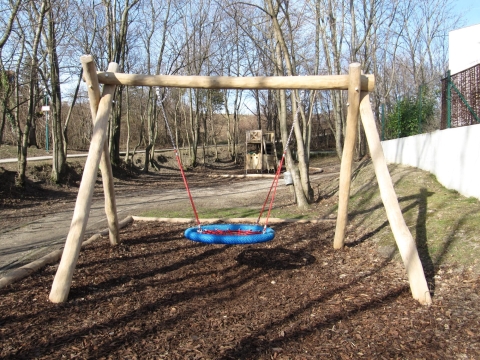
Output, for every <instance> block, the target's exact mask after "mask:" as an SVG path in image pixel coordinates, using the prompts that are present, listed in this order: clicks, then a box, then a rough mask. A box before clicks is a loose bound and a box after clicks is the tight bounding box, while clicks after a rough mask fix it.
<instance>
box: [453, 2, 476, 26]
mask: <svg viewBox="0 0 480 360" xmlns="http://www.w3.org/2000/svg"><path fill="white" fill-rule="evenodd" d="M455 8H456V9H457V10H458V12H459V13H462V15H463V17H464V19H465V21H466V23H465V26H470V25H477V24H480V1H479V0H457V1H456V5H455ZM462 27H463V26H462Z"/></svg>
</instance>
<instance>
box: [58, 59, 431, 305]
mask: <svg viewBox="0 0 480 360" xmlns="http://www.w3.org/2000/svg"><path fill="white" fill-rule="evenodd" d="M81 63H82V66H83V70H84V78H85V81H86V84H87V88H88V95H89V99H90V106H91V112H92V118H93V120H94V129H93V135H92V140H91V143H90V150H89V153H88V157H87V160H86V163H85V169H84V172H83V177H82V181H81V184H80V188H79V191H78V196H77V201H76V204H75V210H74V214H73V218H72V223H71V226H70V230H69V233H68V236H67V240H66V243H65V248H64V251H63V255H62V259H61V261H60V265H59V267H58V270H57V273H56V275H55V279H54V281H53V285H52V289H51V292H50V300H51V301H52V302H54V303H59V302H64V301H66V300H67V298H68V294H69V291H70V287H71V283H72V277H73V272H74V270H75V266H76V263H77V260H78V255H79V252H80V248H81V244H82V241H83V237H84V233H85V228H86V224H87V221H88V214H89V212H90V207H91V203H92V195H93V188H94V184H95V181H96V178H97V169H98V166H99V165H100V169H101V172H102V180H103V186H104V192H105V211H106V214H107V218H108V227H109V231H110V242H111V244H112V245H116V244H118V243H119V241H120V240H119V235H118V218H117V213H116V207H115V195H114V189H113V177H112V170H111V165H110V162H109V157H108V152H107V147H106V146H107V145H106V130H107V126H108V118H109V114H110V111H111V107H112V94H113V92H114V90H115V86H117V85H126V86H128V85H135V86H160V87H182V88H205V89H225V88H229V89H311V90H332V89H333V90H347V91H348V113H347V128H346V136H345V145H344V150H343V156H342V163H341V171H340V188H339V205H338V216H337V223H336V230H335V239H334V247H335V248H336V249H340V248H343V247H344V241H345V230H346V226H347V215H348V199H349V195H350V183H351V174H352V162H353V153H354V145H355V138H356V132H357V123H358V118H359V115H360V118H361V120H362V122H363V126H364V128H365V133H366V137H367V142H368V145H369V148H370V154H371V157H372V161H373V166H374V169H375V174H376V176H377V181H378V185H379V188H380V194H381V198H382V201H383V204H384V206H385V209H386V212H387V218H388V221H389V223H390V226H391V229H392V232H393V235H394V237H395V241H396V243H397V246H398V249H399V252H400V255H401V257H402V260H403V263H404V265H405V268H406V272H407V275H408V280H409V283H410V289H411V292H412V296H413V298H414V299H416V300H418V301H419V302H420V303H421V304H430V303H431V301H432V300H431V296H430V291H429V289H428V285H427V282H426V279H425V275H424V272H423V267H422V264H421V262H420V258H419V256H418V252H417V248H416V245H415V241H414V240H413V237H412V235H411V233H410V231H409V229H408V227H407V225H406V224H405V221H404V219H403V215H402V212H401V209H400V205H399V203H398V200H397V196H396V194H395V191H394V188H393V184H392V180H391V178H390V174H389V172H388V168H387V163H386V161H385V158H384V155H383V150H382V147H381V144H380V138H379V136H378V132H377V128H376V125H375V119H374V116H373V112H372V109H371V106H370V99H369V92H371V91H373V89H374V76H373V75H362V74H361V69H360V64H358V63H354V64H351V65H350V67H349V74H348V75H334V76H290V77H289V76H278V77H223V76H221V77H208V76H165V75H155V76H152V75H135V74H122V73H117V68H118V65H117V64H115V63H111V64H110V65H109V67H108V70H107V72H98V73H97V70H96V68H95V64H94V61H93V57H92V56H91V55H84V56H82V57H81ZM99 84H104V87H103V94H102V95H101V96H100V87H99Z"/></svg>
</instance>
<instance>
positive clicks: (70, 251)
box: [49, 63, 118, 303]
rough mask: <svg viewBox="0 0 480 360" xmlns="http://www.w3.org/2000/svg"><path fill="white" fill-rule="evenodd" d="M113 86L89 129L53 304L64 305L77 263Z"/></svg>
mask: <svg viewBox="0 0 480 360" xmlns="http://www.w3.org/2000/svg"><path fill="white" fill-rule="evenodd" d="M117 69H118V65H117V64H115V63H110V65H109V67H108V71H109V72H117ZM114 91H115V86H114V85H112V86H105V88H104V91H103V96H102V98H101V100H100V103H99V106H98V111H97V117H96V121H95V125H94V127H93V135H92V141H91V143H90V150H89V151H88V157H87V160H86V162H85V169H84V171H83V176H82V182H81V183H80V188H79V190H78V195H77V201H76V203H75V210H74V212H73V218H72V223H71V225H70V230H69V232H68V236H67V240H66V242H65V248H64V250H63V255H62V259H61V261H60V265H59V266H58V270H57V273H56V274H55V279H54V280H53V284H52V289H51V291H50V296H49V298H50V301H52V302H53V303H60V302H65V301H66V300H67V298H68V293H69V292H70V287H71V284H72V277H73V271H74V270H75V266H76V264H77V260H78V255H79V253H80V248H81V245H82V241H83V236H84V234H85V228H86V226H87V221H88V215H89V213H90V207H91V205H92V197H93V188H94V185H95V181H96V179H97V171H98V165H99V164H100V158H101V156H102V152H103V149H104V144H105V139H106V135H107V134H106V132H107V124H108V118H109V115H110V112H111V110H112V100H113V93H114Z"/></svg>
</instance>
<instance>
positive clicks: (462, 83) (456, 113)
mask: <svg viewBox="0 0 480 360" xmlns="http://www.w3.org/2000/svg"><path fill="white" fill-rule="evenodd" d="M478 123H480V64H477V65H475V66H472V67H471V68H469V69H466V70H464V71H461V72H459V73H457V74H454V75H450V71H449V72H447V74H446V76H445V78H444V79H442V117H441V123H440V128H441V129H448V128H452V127H460V126H467V125H473V124H478Z"/></svg>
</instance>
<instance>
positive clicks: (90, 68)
mask: <svg viewBox="0 0 480 360" xmlns="http://www.w3.org/2000/svg"><path fill="white" fill-rule="evenodd" d="M80 62H81V63H82V66H83V73H84V74H85V75H84V79H85V83H86V84H87V92H88V98H89V100H90V111H91V112H92V119H93V124H94V125H95V121H96V118H97V109H98V104H99V103H100V86H99V83H98V77H97V69H96V66H95V62H94V60H93V56H92V55H83V56H81V57H80ZM100 170H101V172H102V182H103V192H104V194H105V214H106V215H107V223H108V230H109V238H110V244H111V245H118V244H119V243H120V235H119V230H118V215H117V205H116V202H115V190H114V187H113V184H114V182H113V172H112V164H111V163H110V156H109V154H108V144H107V141H105V142H104V143H103V153H102V158H101V160H100Z"/></svg>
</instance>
